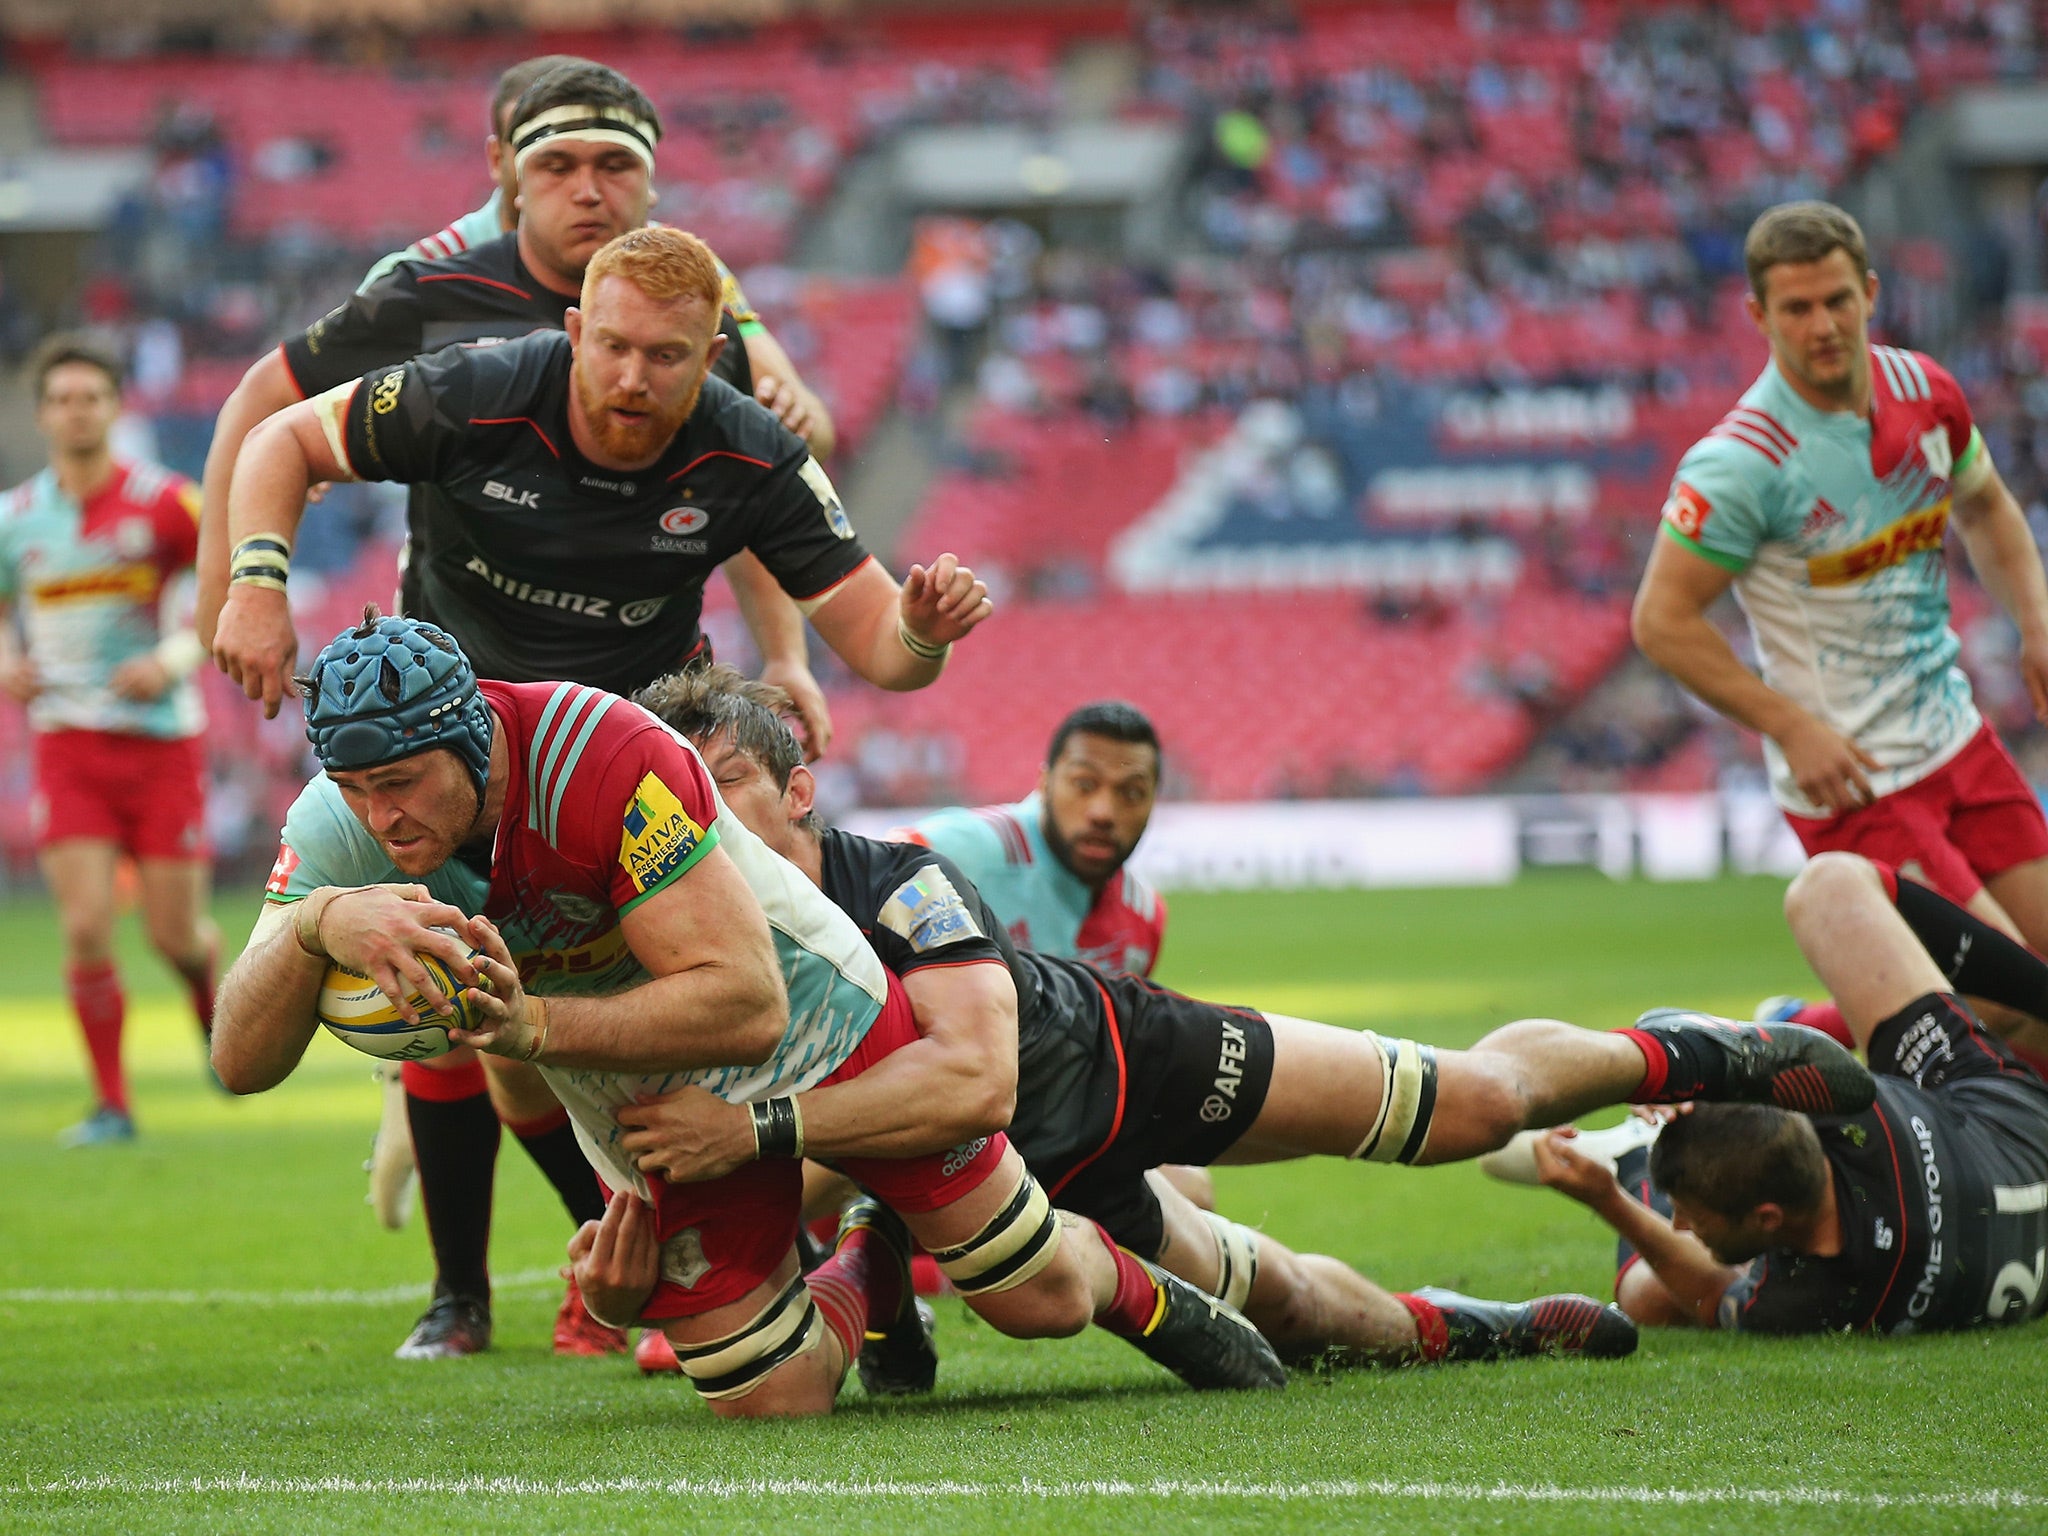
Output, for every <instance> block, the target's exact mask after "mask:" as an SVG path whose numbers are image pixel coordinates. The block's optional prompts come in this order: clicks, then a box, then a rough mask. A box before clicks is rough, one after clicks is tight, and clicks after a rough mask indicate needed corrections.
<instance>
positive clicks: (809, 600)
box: [747, 407, 868, 613]
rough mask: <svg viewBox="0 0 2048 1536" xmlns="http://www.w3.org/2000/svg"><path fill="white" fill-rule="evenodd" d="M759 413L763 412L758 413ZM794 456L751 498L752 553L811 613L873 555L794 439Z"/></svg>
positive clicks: (749, 536)
mask: <svg viewBox="0 0 2048 1536" xmlns="http://www.w3.org/2000/svg"><path fill="white" fill-rule="evenodd" d="M755 409H760V407H755ZM784 435H785V436H787V437H788V438H789V441H790V442H791V443H793V444H794V445H795V451H794V452H793V453H791V454H790V455H789V456H788V457H786V458H785V459H784V460H783V461H782V462H781V463H779V464H778V465H776V467H775V469H774V470H773V472H771V473H770V474H769V476H768V477H767V479H766V481H765V482H764V483H763V484H762V486H761V488H760V490H759V491H758V492H757V493H756V494H755V495H754V496H753V497H752V498H751V500H750V502H749V511H750V513H751V515H752V517H753V519H754V521H753V522H752V524H751V526H750V527H749V528H748V530H747V547H748V548H749V549H751V550H752V551H753V552H754V553H755V554H756V555H758V556H759V557H760V560H761V563H762V564H763V565H765V566H767V567H768V569H769V571H770V572H772V573H773V574H774V577H775V579H776V581H777V582H779V583H780V584H781V586H782V590H783V591H785V592H787V593H788V594H789V595H790V596H791V597H793V598H795V599H796V601H797V605H798V606H799V607H801V608H802V609H803V610H804V611H805V612H806V613H810V612H812V611H814V610H815V609H816V607H817V605H818V604H820V603H822V602H823V601H824V599H825V598H826V597H827V596H829V595H830V594H831V591H832V589H833V588H834V587H836V586H838V585H839V583H840V582H842V581H844V580H845V579H846V578H847V577H848V576H850V575H852V574H853V573H854V571H856V570H857V569H859V568H860V567H861V566H862V565H864V564H866V563H867V559H868V552H867V551H866V550H865V549H864V548H862V547H861V542H860V538H859V536H858V535H856V534H855V533H854V531H853V524H852V523H851V522H850V521H848V519H847V516H846V507H845V505H844V504H843V503H842V502H841V501H840V499H839V492H838V491H837V490H835V489H833V486H832V482H831V480H830V479H828V478H827V477H826V474H825V470H824V468H823V466H821V465H820V464H819V463H818V461H817V460H816V459H814V458H812V457H811V455H810V451H809V450H808V449H806V448H805V447H804V446H803V444H802V442H801V441H800V440H798V439H797V438H796V437H795V436H794V435H793V434H787V433H785V434H784Z"/></svg>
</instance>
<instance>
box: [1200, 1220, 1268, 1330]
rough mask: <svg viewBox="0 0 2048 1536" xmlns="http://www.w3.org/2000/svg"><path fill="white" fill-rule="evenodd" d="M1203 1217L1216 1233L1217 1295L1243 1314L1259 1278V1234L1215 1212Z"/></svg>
mask: <svg viewBox="0 0 2048 1536" xmlns="http://www.w3.org/2000/svg"><path fill="white" fill-rule="evenodd" d="M1202 1215H1203V1216H1204V1217H1205V1218H1206V1219H1207V1221H1208V1223H1209V1228H1210V1230H1211V1231H1213V1232H1214V1233H1215V1234H1216V1260H1217V1264H1218V1269H1217V1278H1216V1294H1217V1295H1218V1296H1220V1297H1221V1298H1222V1299H1223V1300H1225V1301H1227V1302H1229V1303H1230V1304H1231V1305H1232V1306H1233V1307H1236V1308H1237V1309H1238V1310H1239V1311H1240V1312H1241V1311H1243V1310H1244V1304H1245V1302H1246V1301H1247V1300H1249V1299H1250V1297H1251V1294H1252V1282H1253V1281H1255V1280H1257V1279H1258V1278H1259V1234H1258V1233H1256V1232H1254V1231H1253V1230H1252V1229H1251V1228H1250V1227H1246V1226H1240V1225H1239V1224H1238V1223H1236V1222H1234V1221H1232V1220H1231V1219H1230V1218H1229V1217H1228V1216H1223V1215H1219V1214H1218V1213H1217V1212H1215V1211H1204V1212H1202Z"/></svg>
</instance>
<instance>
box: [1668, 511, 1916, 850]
mask: <svg viewBox="0 0 2048 1536" xmlns="http://www.w3.org/2000/svg"><path fill="white" fill-rule="evenodd" d="M1734 580H1735V573H1734V572H1733V571H1730V570H1728V569H1726V568H1725V567H1723V566H1719V565H1716V564H1715V563H1714V562H1713V561H1711V560H1708V559H1706V558H1704V557H1703V556H1700V555H1697V554H1695V553H1693V552H1692V551H1691V550H1689V549H1687V548H1686V547H1685V546H1684V545H1682V544H1680V543H1679V542H1678V541H1677V540H1676V539H1674V538H1670V537H1667V536H1665V535H1663V534H1661V533H1660V534H1659V535H1658V537H1657V538H1656V540H1655V541H1654V543H1653V546H1652V548H1651V551H1650V563H1649V566H1648V568H1647V569H1645V570H1644V572H1643V583H1642V585H1641V586H1640V587H1638V588H1637V589H1636V601H1635V609H1634V611H1633V612H1632V613H1631V615H1630V619H1629V622H1630V628H1631V631H1632V633H1633V634H1634V636H1635V642H1636V646H1637V648H1638V649H1640V650H1641V651H1642V653H1643V654H1644V655H1645V656H1647V657H1649V658H1650V660H1651V661H1653V662H1655V663H1656V664H1657V665H1658V666H1659V667H1661V668H1663V669H1664V670H1665V671H1666V672H1668V673H1670V674H1671V676H1672V677H1673V678H1675V679H1676V680H1677V681H1678V683H1679V684H1680V686H1682V687H1683V688H1684V689H1685V690H1686V691H1687V692H1688V693H1690V694H1692V695H1693V696H1694V697H1695V698H1697V699H1699V700H1700V701H1701V702H1702V703H1705V704H1707V705H1708V706H1710V707H1711V708H1713V709H1715V710H1717V711H1719V712H1720V713H1721V714H1723V715H1726V716H1727V717H1728V718H1729V719H1730V720H1733V721H1734V722H1735V723H1736V724H1738V725H1743V726H1747V727H1748V728H1749V729H1750V730H1752V731H1757V732H1760V733H1761V734H1763V735H1765V736H1768V737H1770V738H1771V740H1773V741H1775V742H1776V743H1777V744H1778V748H1779V750H1780V751H1782V752H1783V753H1784V754H1785V762H1786V765H1787V766H1788V767H1789V768H1790V769H1791V771H1792V776H1793V778H1794V780H1795V781H1797V783H1798V785H1799V789H1800V792H1801V793H1802V794H1804V795H1806V796H1807V797H1808V798H1809V799H1811V800H1813V801H1815V802H1816V803H1818V804H1820V805H1824V806H1826V807H1827V808H1828V809H1829V810H1831V811H1849V810H1854V809H1856V808H1857V807H1858V806H1861V805H1867V804H1869V803H1870V800H1871V798H1872V796H1871V790H1870V781H1869V779H1867V778H1866V777H1865V773H1866V771H1867V770H1869V769H1874V768H1876V767H1878V766H1879V765H1878V762H1877V760H1876V759H1875V758H1873V757H1871V756H1870V754H1868V753H1867V752H1865V751H1864V750H1863V749H1862V748H1861V747H1859V746H1857V745H1856V743H1855V742H1853V741H1851V740H1850V739H1849V738H1848V737H1846V736H1844V735H1842V734H1841V733H1839V732H1838V731H1836V730H1834V729H1833V728H1832V727H1830V726H1828V725H1827V724H1825V723H1824V722H1822V721H1820V720H1817V719H1815V718H1814V716H1812V715H1811V714H1809V713H1807V711H1805V710H1804V709H1802V708H1800V707H1799V706H1798V705H1797V704H1795V703H1794V702H1793V701H1792V700H1790V699H1788V698H1786V697H1785V695H1783V694H1782V693H1779V692H1778V691H1777V690H1776V689H1775V688H1772V687H1771V686H1770V685H1769V684H1767V683H1766V682H1765V681H1764V680H1763V679H1762V678H1760V677H1758V676H1757V675H1756V674H1755V673H1754V672H1752V671H1750V670H1749V668H1747V667H1745V666H1744V665H1743V664H1742V662H1741V661H1740V660H1739V659H1738V658H1737V656H1736V654H1735V651H1734V649H1733V647H1731V646H1730V645H1729V644H1728V641H1727V638H1726V637H1725V636H1724V635H1723V634H1722V633H1721V631H1720V630H1719V629H1717V628H1715V627H1714V624H1713V623H1712V621H1711V620H1709V619H1708V618H1707V610H1708V609H1709V608H1711V607H1713V605H1714V603H1715V602H1716V601H1717V600H1719V598H1720V597H1721V595H1722V594H1723V593H1724V592H1726V591H1727V590H1728V588H1729V587H1730V586H1731V585H1732V584H1733V583H1734Z"/></svg>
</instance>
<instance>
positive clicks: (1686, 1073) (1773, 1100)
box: [1625, 1008, 1877, 1115]
mask: <svg viewBox="0 0 2048 1536" xmlns="http://www.w3.org/2000/svg"><path fill="white" fill-rule="evenodd" d="M1625 1033H1627V1034H1628V1035H1630V1036H1631V1037H1633V1038H1634V1039H1635V1041H1636V1043H1637V1044H1638V1045H1641V1046H1642V1047H1643V1050H1644V1054H1645V1055H1646V1056H1650V1057H1651V1063H1650V1075H1649V1076H1648V1077H1647V1078H1646V1079H1645V1080H1644V1083H1643V1088H1642V1089H1641V1090H1639V1091H1638V1092H1637V1093H1636V1094H1635V1095H1633V1097H1634V1098H1635V1100H1636V1101H1637V1102H1638V1103H1646V1104H1680V1103H1684V1102H1685V1101H1686V1100H1688V1099H1701V1100H1705V1101H1708V1102H1719V1103H1733V1104H1775V1105H1777V1106H1778V1107H1779V1108H1780V1109H1795V1110H1799V1111H1802V1112H1803V1113H1805V1114H1809V1115H1854V1114H1860V1113H1861V1112H1862V1111H1864V1110H1866V1109H1868V1108H1870V1106H1871V1104H1872V1102H1873V1101H1875V1099H1876V1098H1877V1081H1876V1079H1874V1078H1873V1077H1872V1076H1871V1075H1870V1070H1869V1069H1868V1068H1867V1067H1865V1066H1864V1065H1863V1063H1862V1062H1860V1061H1858V1060H1857V1059H1856V1058H1855V1057H1854V1056H1853V1055H1852V1054H1850V1053H1849V1052H1848V1051H1846V1050H1844V1049H1843V1048H1842V1047H1841V1046H1839V1045H1837V1044H1836V1043H1835V1042H1834V1041H1833V1040H1830V1039H1829V1038H1828V1037H1827V1036H1826V1035H1824V1034H1822V1033H1821V1032H1820V1031H1819V1030H1817V1029H1808V1028H1807V1027H1806V1026H1805V1025H1803V1024H1738V1023H1736V1022H1735V1020H1733V1019H1724V1018H1720V1017H1718V1016H1716V1015H1714V1014H1711V1013H1694V1012H1691V1011H1690V1010H1687V1009H1683V1008H1652V1009H1651V1010H1650V1011H1649V1012H1648V1013H1646V1014H1644V1015H1643V1016H1642V1017H1641V1018H1639V1019H1637V1020H1636V1023H1635V1028H1633V1029H1631V1030H1628V1031H1625ZM1653 1053H1655V1054H1653Z"/></svg>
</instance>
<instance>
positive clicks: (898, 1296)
mask: <svg viewBox="0 0 2048 1536" xmlns="http://www.w3.org/2000/svg"><path fill="white" fill-rule="evenodd" d="M820 1275H825V1276H827V1278H828V1279H831V1280H833V1283H835V1284H851V1285H852V1286H854V1288H855V1289H857V1290H858V1291H859V1292H860V1293H861V1294H862V1295H863V1296H865V1297H866V1298H867V1300H866V1302H865V1303H864V1305H865V1306H866V1308H867V1312H866V1314H865V1316H867V1317H875V1318H880V1319H882V1320H884V1321H887V1320H888V1319H891V1318H893V1317H895V1316H896V1314H897V1313H899V1312H901V1311H902V1310H903V1304H904V1302H905V1300H906V1299H907V1298H906V1297H905V1296H904V1294H903V1271H902V1268H901V1267H900V1266H899V1265H898V1264H897V1262H896V1258H895V1256H894V1255H893V1254H891V1253H890V1252H889V1244H888V1241H887V1239H885V1238H883V1237H881V1236H879V1235H877V1234H876V1232H875V1230H874V1229H873V1228H872V1227H851V1228H849V1229H848V1230H847V1232H846V1235H845V1236H844V1237H842V1238H840V1240H839V1246H838V1247H837V1248H835V1249H833V1251H832V1254H831V1256H830V1257H829V1258H827V1259H826V1260H825V1261H824V1262H823V1263H822V1264H820V1265H818V1266H817V1268H815V1269H813V1270H812V1271H811V1272H810V1278H811V1279H812V1280H813V1281H815V1280H816V1279H817V1278H818V1276H820ZM813 1288H814V1289H815V1286H814V1287H813ZM866 1331H867V1329H866V1323H865V1322H863V1323H862V1327H861V1332H862V1333H865V1332H866ZM858 1337H859V1335H856V1338H858ZM853 1353H854V1354H856V1355H857V1354H859V1353H860V1348H859V1346H858V1345H857V1344H856V1346H855V1348H854V1351H853ZM848 1358H849V1359H851V1358H852V1356H848Z"/></svg>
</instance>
